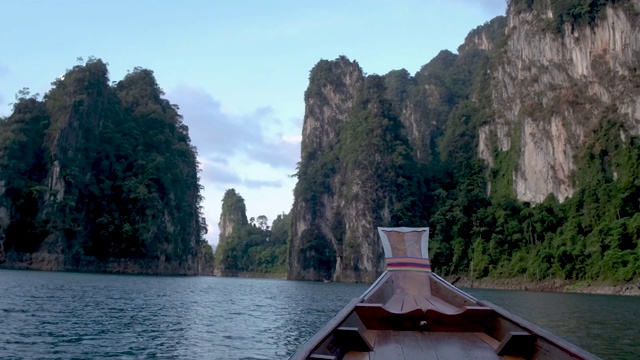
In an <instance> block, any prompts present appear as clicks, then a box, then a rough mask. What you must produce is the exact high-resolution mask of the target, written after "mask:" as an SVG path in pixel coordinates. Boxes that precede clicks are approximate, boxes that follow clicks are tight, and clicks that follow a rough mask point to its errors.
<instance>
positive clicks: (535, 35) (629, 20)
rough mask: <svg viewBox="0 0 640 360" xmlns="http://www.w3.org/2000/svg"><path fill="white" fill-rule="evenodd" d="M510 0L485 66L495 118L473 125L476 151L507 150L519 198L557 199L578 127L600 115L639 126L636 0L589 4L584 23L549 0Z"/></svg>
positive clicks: (581, 133)
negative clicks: (496, 47)
mask: <svg viewBox="0 0 640 360" xmlns="http://www.w3.org/2000/svg"><path fill="white" fill-rule="evenodd" d="M515 3H517V2H512V3H511V5H510V7H509V11H508V17H507V18H508V21H507V28H506V44H504V46H503V48H502V50H501V53H500V55H499V56H498V57H497V58H496V60H495V61H496V63H497V65H496V66H495V68H492V69H491V71H492V76H491V89H492V93H493V108H494V110H495V118H494V119H492V120H491V121H490V122H488V123H487V124H486V125H485V126H483V127H482V128H481V129H480V131H479V138H480V141H479V144H478V152H479V154H480V156H481V157H482V158H483V159H484V160H485V161H486V162H487V163H488V164H490V165H492V166H493V165H494V164H495V155H496V154H498V155H499V152H510V153H511V154H512V155H513V158H515V159H516V161H515V163H514V164H513V168H512V169H511V178H512V181H513V186H514V190H515V193H516V195H517V197H518V199H521V200H525V201H531V202H534V203H538V202H541V201H542V200H543V199H544V198H545V197H546V196H547V195H548V194H554V195H555V196H556V197H557V198H558V199H560V200H564V199H566V198H567V197H569V196H571V195H572V194H573V192H574V185H573V184H572V182H571V179H570V175H571V173H572V171H573V170H574V169H575V162H574V155H575V154H576V151H577V150H578V149H579V148H580V146H581V144H582V143H583V142H584V138H585V132H587V131H588V130H589V129H591V128H593V127H594V126H595V124H596V123H598V122H599V121H600V120H601V119H602V118H603V117H607V116H615V117H617V118H620V119H622V120H623V121H624V122H625V124H626V129H627V130H628V131H629V132H630V133H632V134H638V132H639V130H640V128H639V126H640V101H638V99H639V96H640V88H639V87H638V80H639V75H638V69H640V62H639V61H640V26H638V14H637V9H640V1H637V0H632V1H617V2H615V4H609V5H607V6H606V7H604V8H599V9H593V10H592V11H594V12H595V11H596V10H597V14H596V16H595V17H593V20H592V23H591V24H589V23H586V22H583V23H575V22H570V21H566V22H560V21H559V17H560V16H562V14H561V13H559V11H560V10H561V9H558V8H554V6H553V5H552V4H551V3H549V2H548V1H536V2H535V3H534V4H533V5H532V6H530V7H526V6H525V7H523V6H517V4H515ZM554 24H555V27H554V26H552V25H554ZM496 152H497V153H496Z"/></svg>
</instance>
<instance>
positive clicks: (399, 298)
mask: <svg viewBox="0 0 640 360" xmlns="http://www.w3.org/2000/svg"><path fill="white" fill-rule="evenodd" d="M403 302H404V294H395V295H393V297H391V299H390V300H389V301H388V302H387V303H386V304H384V307H386V308H387V309H389V310H392V311H395V312H401V311H402V303H403Z"/></svg>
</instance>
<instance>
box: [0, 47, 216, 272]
mask: <svg viewBox="0 0 640 360" xmlns="http://www.w3.org/2000/svg"><path fill="white" fill-rule="evenodd" d="M163 95H164V93H163V91H162V90H161V89H160V87H159V86H158V84H157V83H156V80H155V78H154V76H153V72H152V71H151V70H147V69H143V68H135V69H134V70H133V71H131V72H129V73H128V74H127V75H126V76H125V77H124V79H122V80H120V81H117V82H114V83H113V84H111V85H110V84H109V78H108V70H107V64H106V63H104V62H103V61H101V60H99V59H95V58H90V59H89V61H87V62H86V64H84V65H77V66H74V67H73V68H72V69H71V70H68V71H67V73H66V74H65V75H64V76H63V77H61V78H59V79H57V80H56V81H55V82H53V83H52V89H51V90H50V91H49V92H47V93H46V94H45V95H44V97H43V98H42V100H39V99H38V95H34V96H30V94H29V92H28V89H23V90H22V91H20V92H19V93H18V95H17V96H16V102H15V103H14V105H13V113H12V114H11V115H10V116H9V117H8V118H6V119H3V120H2V121H0V184H2V185H3V186H2V189H0V190H2V191H0V195H1V196H0V208H3V210H4V211H6V215H7V216H5V217H4V219H0V228H1V229H2V235H1V236H2V239H0V240H4V242H3V248H4V255H5V256H6V259H8V260H13V261H14V262H20V261H21V259H25V257H24V256H26V255H28V254H31V253H34V252H37V251H40V252H46V253H51V254H59V255H63V256H64V257H65V262H64V265H63V266H64V268H77V269H83V268H85V267H86V266H88V264H89V263H91V262H93V263H95V262H104V263H105V264H106V263H109V262H113V261H115V260H114V259H133V260H139V261H142V263H144V261H152V262H155V263H158V262H161V263H168V264H173V265H172V269H174V270H172V271H177V272H182V270H184V271H185V272H189V273H193V272H194V271H195V270H194V269H196V268H198V267H200V268H201V269H204V268H206V267H207V266H210V265H212V264H209V265H206V266H205V264H203V263H202V261H203V260H204V261H207V262H209V263H211V262H212V252H211V248H210V247H209V246H208V245H207V244H206V242H205V241H204V239H203V235H204V234H205V233H206V229H207V228H206V223H205V221H204V216H203V213H202V207H201V201H202V196H201V194H200V190H201V188H200V185H199V183H198V181H199V178H198V171H199V170H198V162H197V160H196V156H197V152H196V148H195V147H194V146H193V145H192V144H191V140H190V138H189V133H188V128H187V126H186V125H185V124H184V123H183V122H182V117H181V116H180V114H179V113H178V107H177V106H176V105H174V104H171V103H169V102H168V101H167V100H166V99H164V98H163V97H162V96H163ZM0 217H1V216H0ZM198 258H200V260H198ZM26 259H28V257H27V258H26ZM198 261H200V264H199V265H196V263H197V262H198ZM105 266H106V265H105ZM203 266H204V267H203ZM89 267H90V268H91V269H93V267H91V266H89ZM187 269H188V270H187ZM203 271H204V270H203Z"/></svg>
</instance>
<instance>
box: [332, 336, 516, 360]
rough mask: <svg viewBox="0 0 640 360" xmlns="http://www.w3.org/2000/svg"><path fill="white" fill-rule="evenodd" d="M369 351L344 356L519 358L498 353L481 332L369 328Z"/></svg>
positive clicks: (374, 359) (351, 359)
mask: <svg viewBox="0 0 640 360" xmlns="http://www.w3.org/2000/svg"><path fill="white" fill-rule="evenodd" d="M367 337H370V340H373V341H371V342H372V343H373V351H371V352H353V351H352V352H348V353H347V354H345V357H344V360H382V359H384V360H432V359H433V360H438V359H461V360H465V359H469V360H470V359H478V360H493V359H521V358H519V357H512V356H499V355H497V354H496V353H495V349H494V347H492V346H491V345H490V344H489V343H488V342H487V339H486V338H487V336H486V334H483V333H471V332H417V331H382V330H379V331H370V332H369V334H367Z"/></svg>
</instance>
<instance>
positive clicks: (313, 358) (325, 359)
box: [309, 354, 336, 360]
mask: <svg viewBox="0 0 640 360" xmlns="http://www.w3.org/2000/svg"><path fill="white" fill-rule="evenodd" d="M309 360H336V357H335V356H333V355H319V354H311V355H310V356H309Z"/></svg>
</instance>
